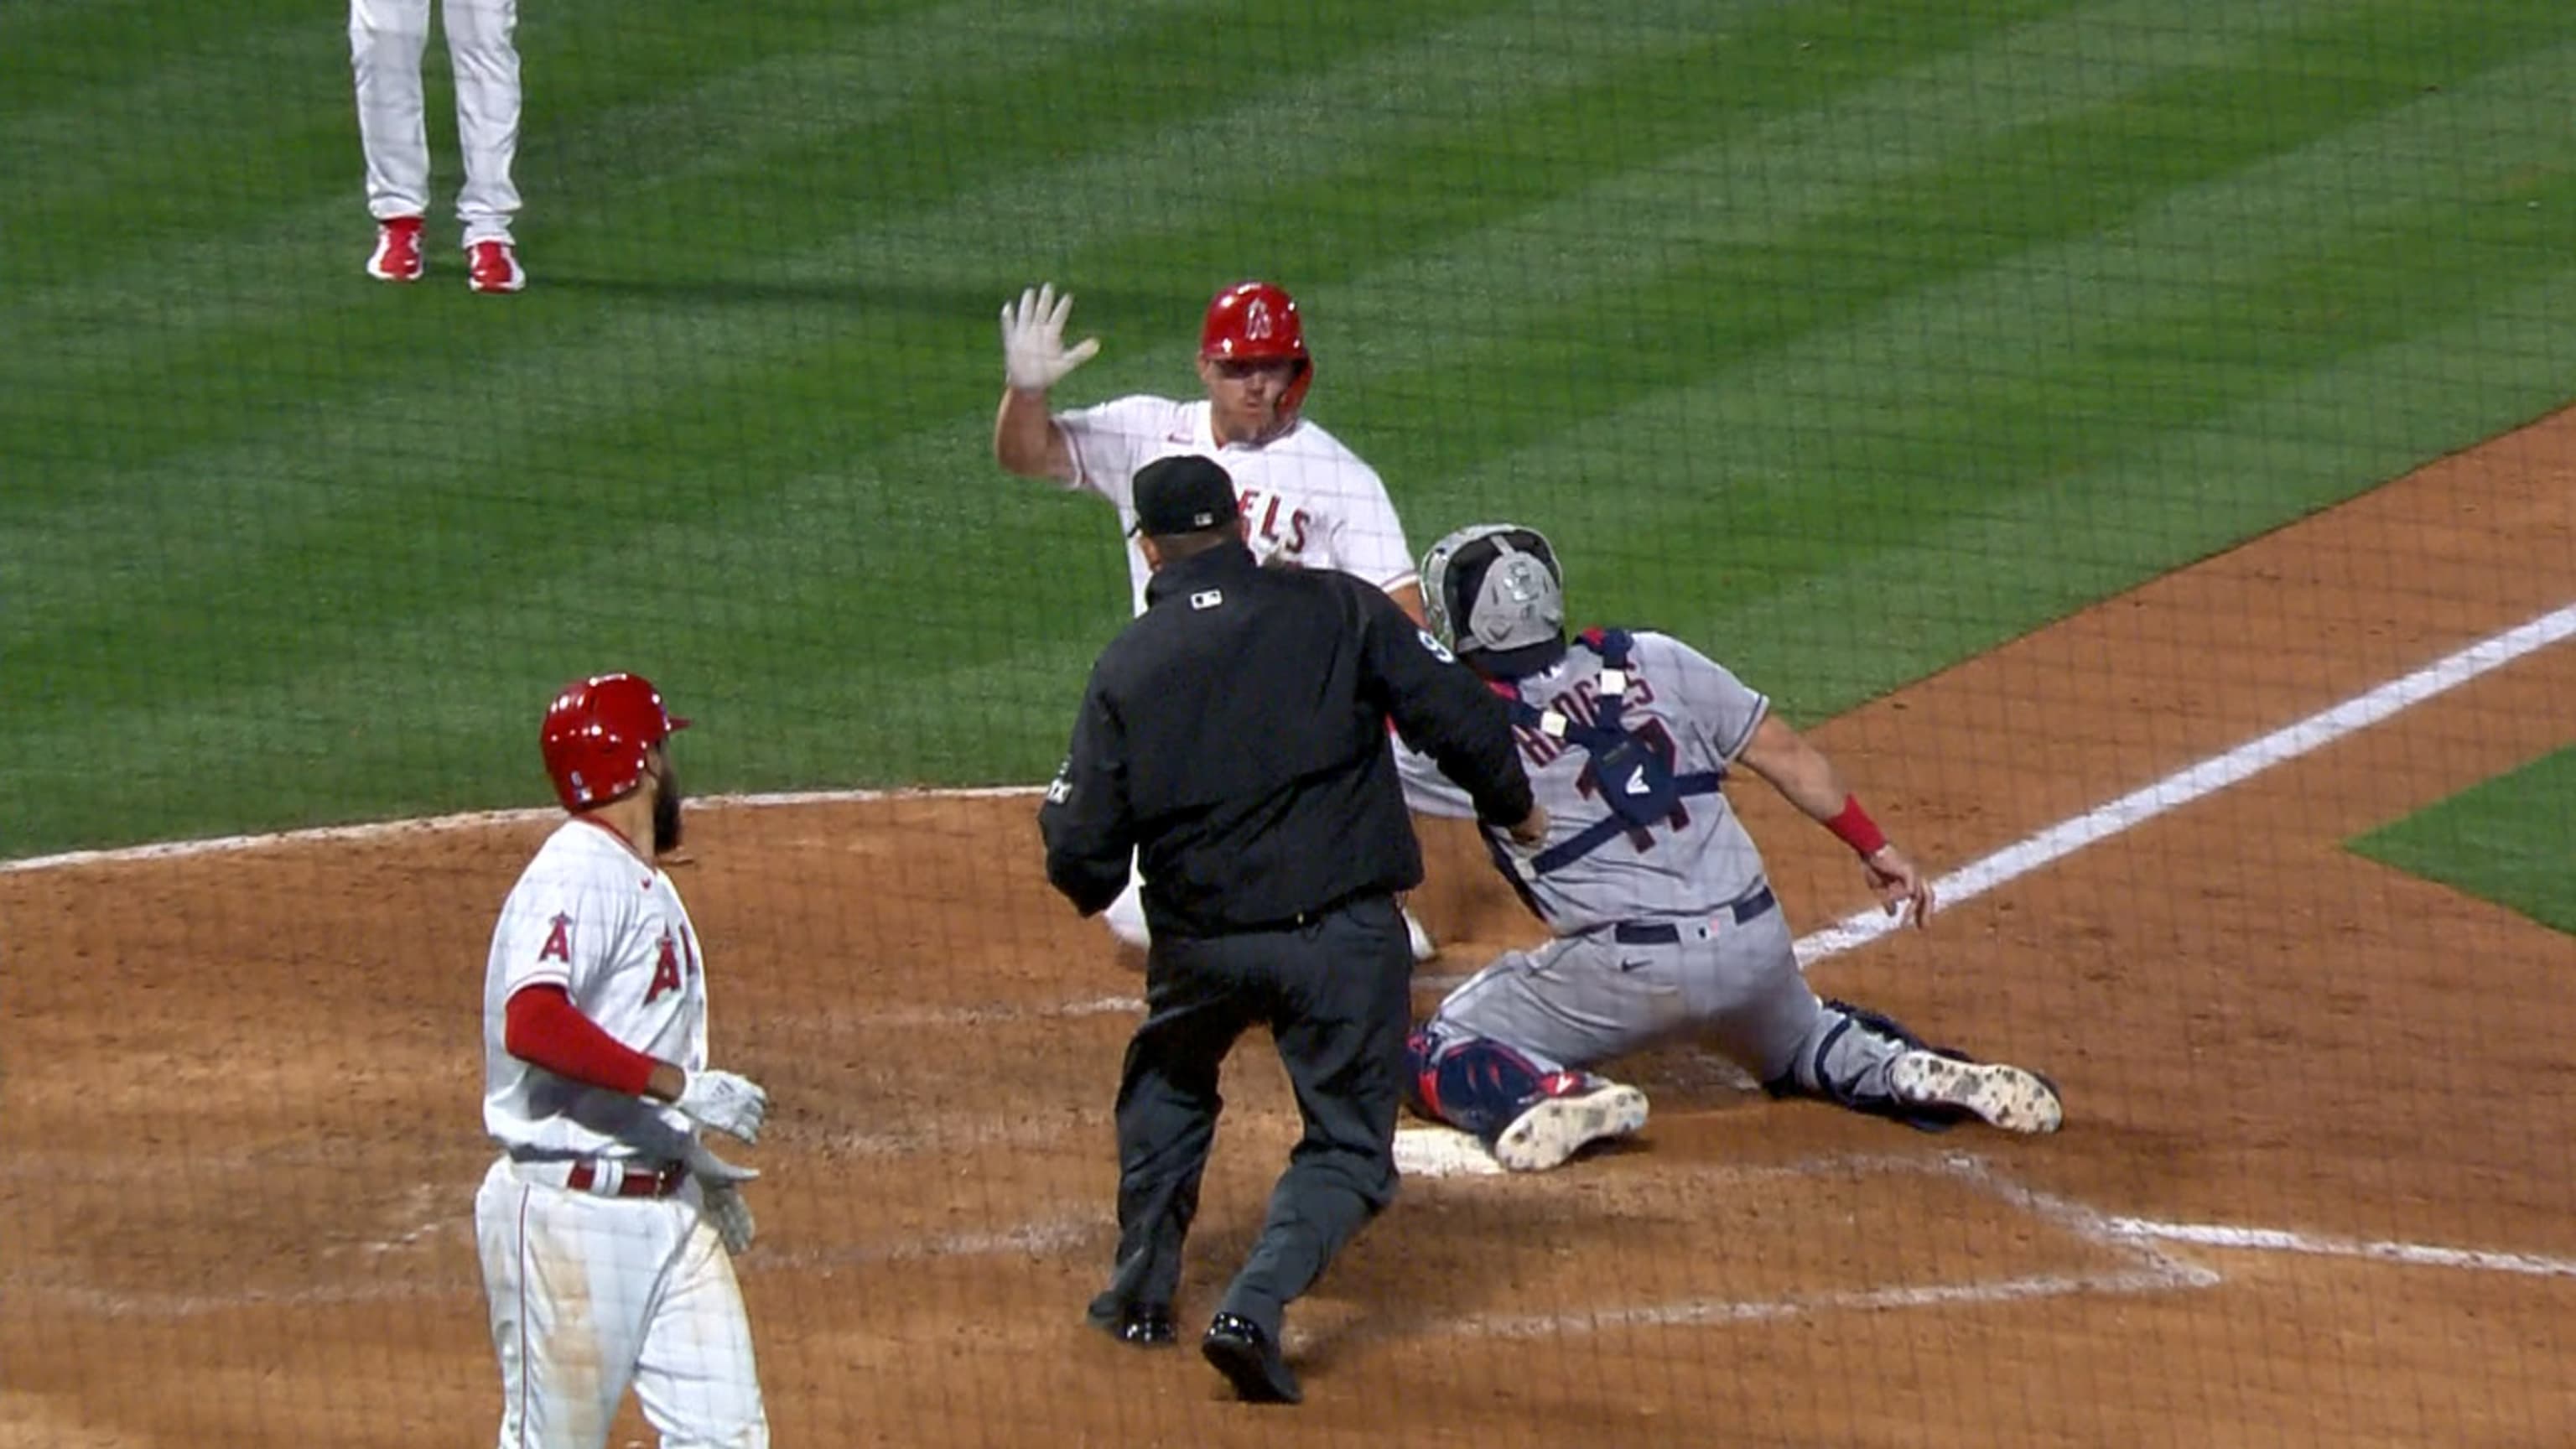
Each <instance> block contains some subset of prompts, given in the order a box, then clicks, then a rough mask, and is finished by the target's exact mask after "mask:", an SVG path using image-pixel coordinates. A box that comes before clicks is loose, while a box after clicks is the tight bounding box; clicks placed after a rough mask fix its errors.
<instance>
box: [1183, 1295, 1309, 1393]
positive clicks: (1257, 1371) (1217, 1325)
mask: <svg viewBox="0 0 2576 1449" xmlns="http://www.w3.org/2000/svg"><path fill="white" fill-rule="evenodd" d="M1199 1352H1201V1353H1203V1354H1205V1355H1207V1361H1208V1362H1209V1363H1212V1364H1214V1365H1216V1371H1217V1372H1218V1373H1221V1374H1223V1375H1225V1376H1226V1378H1227V1379H1229V1380H1231V1381H1232V1382H1233V1384H1234V1393H1235V1397H1237V1398H1239V1399H1241V1400H1243V1401H1244V1402H1245V1403H1247V1404H1294V1403H1299V1402H1302V1401H1303V1400H1304V1399H1305V1397H1306V1396H1305V1395H1304V1394H1303V1393H1301V1392H1299V1391H1298V1388H1297V1376H1296V1375H1295V1374H1292V1373H1290V1372H1288V1361H1287V1360H1286V1359H1284V1358H1281V1357H1280V1356H1279V1345H1277V1344H1275V1343H1273V1342H1271V1341H1270V1335H1269V1334H1267V1333H1264V1332H1262V1331H1261V1325H1260V1324H1258V1323H1255V1322H1253V1321H1252V1320H1251V1319H1249V1318H1238V1317H1236V1316H1235V1315H1233V1314H1231V1313H1220V1314H1218V1315H1217V1316H1216V1320H1215V1321H1214V1322H1212V1323H1210V1324H1209V1325H1208V1331H1207V1337H1206V1338H1204V1339H1201V1340H1200V1341H1199Z"/></svg>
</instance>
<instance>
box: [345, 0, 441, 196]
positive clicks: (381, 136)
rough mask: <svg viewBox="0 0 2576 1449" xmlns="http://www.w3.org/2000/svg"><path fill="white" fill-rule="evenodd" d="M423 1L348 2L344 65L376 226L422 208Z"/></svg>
mask: <svg viewBox="0 0 2576 1449" xmlns="http://www.w3.org/2000/svg"><path fill="white" fill-rule="evenodd" d="M428 43H429V0H349V66H350V69H351V71H352V72H353V73H354V74H355V76H356V79H357V87H358V140H359V144H360V145H362V146H363V147H364V148H365V149H366V154H367V211H368V213H369V214H370V215H372V216H374V217H375V218H376V219H377V220H378V221H385V220H389V219H391V218H394V217H416V216H419V215H421V214H422V213H424V212H426V211H427V210H428V209H429V127H428V119H427V117H426V116H425V114H424V113H423V110H422V102H421V82H420V54H421V49H422V47H424V46H426V45H427V44H428Z"/></svg>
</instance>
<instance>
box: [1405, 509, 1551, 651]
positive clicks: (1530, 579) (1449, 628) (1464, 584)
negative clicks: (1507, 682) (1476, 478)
mask: <svg viewBox="0 0 2576 1449" xmlns="http://www.w3.org/2000/svg"><path fill="white" fill-rule="evenodd" d="M1422 612H1423V615H1424V617H1426V618H1427V619H1429V620H1430V623H1431V631H1432V632H1433V633H1435V634H1437V635H1439V636H1440V639H1441V642H1442V643H1445V644H1447V645H1448V646H1449V647H1450V648H1452V649H1455V650H1457V651H1458V652H1459V653H1461V654H1465V653H1468V652H1470V651H1473V650H1478V649H1492V650H1504V649H1521V648H1526V647H1528V646H1529V645H1532V644H1545V643H1548V642H1550V641H1552V640H1555V639H1557V638H1560V637H1562V636H1563V634H1564V632H1565V571H1564V569H1563V568H1562V567H1561V566H1559V565H1558V563H1557V561H1556V549H1555V547H1554V546H1553V545H1551V544H1549V543H1548V541H1547V536H1546V535H1545V534H1542V533H1540V532H1539V531H1538V530H1537V529H1535V528H1528V527H1524V526H1522V525H1520V524H1517V523H1479V524H1476V525H1474V526H1472V527H1469V528H1462V529H1459V530H1458V531H1457V532H1456V533H1453V534H1450V535H1449V536H1448V537H1447V538H1444V539H1442V540H1440V541H1439V542H1438V543H1435V544H1433V545H1431V551H1430V552H1429V553H1426V554H1424V555H1423V556H1422Z"/></svg>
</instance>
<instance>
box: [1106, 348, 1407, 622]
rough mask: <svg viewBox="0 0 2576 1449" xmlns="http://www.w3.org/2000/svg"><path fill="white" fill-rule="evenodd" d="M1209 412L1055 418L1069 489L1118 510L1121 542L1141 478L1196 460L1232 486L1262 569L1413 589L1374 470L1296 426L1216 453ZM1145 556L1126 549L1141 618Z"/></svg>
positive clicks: (1162, 410)
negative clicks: (1069, 463) (1211, 463)
mask: <svg viewBox="0 0 2576 1449" xmlns="http://www.w3.org/2000/svg"><path fill="white" fill-rule="evenodd" d="M1209 413H1210V406H1209V404H1208V403H1207V401H1206V400H1205V399H1201V400H1200V401H1198V402H1187V403H1185V402H1175V401H1173V400H1172V399H1170V398H1166V397H1153V396H1148V395H1143V394H1139V395H1137V396H1134V397H1123V398H1119V399H1118V400H1116V401H1115V402H1105V403H1102V404H1100V405H1099V406H1097V407H1088V408H1081V409H1078V410H1076V411H1073V412H1067V413H1058V414H1056V415H1055V424H1056V426H1057V427H1059V428H1062V429H1063V430H1064V437H1065V441H1066V443H1067V444H1068V445H1070V447H1071V448H1072V450H1073V465H1074V480H1073V483H1072V484H1071V485H1070V486H1072V487H1074V488H1078V489H1081V490H1082V491H1084V492H1086V493H1096V494H1099V495H1100V496H1101V497H1103V498H1106V499H1108V500H1109V501H1110V502H1111V503H1113V504H1115V505H1117V508H1118V528H1119V531H1120V533H1122V534H1124V533H1125V532H1126V531H1127V530H1128V529H1130V528H1133V527H1134V526H1135V523H1136V474H1137V471H1138V470H1139V469H1141V468H1143V467H1144V466H1145V465H1146V464H1148V463H1151V462H1154V461H1155V460H1157V459H1161V458H1170V457H1177V456H1180V455H1182V454H1189V453H1195V454H1197V455H1198V456H1200V457H1203V458H1211V459H1214V460H1215V461H1216V463H1217V465H1218V466H1219V467H1222V468H1223V469H1225V471H1226V472H1227V473H1228V474H1230V475H1232V477H1233V478H1234V491H1235V499H1236V503H1237V505H1238V506H1239V507H1240V508H1241V509H1242V511H1243V521H1244V525H1245V534H1246V536H1247V539H1248V541H1249V542H1250V543H1251V545H1252V552H1253V556H1254V557H1256V558H1258V559H1260V560H1261V561H1262V562H1263V563H1265V564H1274V565H1283V564H1295V565H1299V566H1301V567H1305V568H1316V569H1339V570H1341V571H1342V572H1344V573H1346V574H1353V575H1356V576H1358V577H1359V578H1362V579H1365V580H1367V581H1368V582H1369V583H1372V584H1375V585H1376V586H1378V587H1379V588H1381V589H1398V588H1402V587H1403V586H1404V585H1406V584H1409V583H1412V582H1413V581H1414V569H1413V551H1412V550H1411V548H1409V547H1408V546H1407V545H1406V544H1405V541H1404V525H1403V524H1402V523H1399V522H1398V521H1397V520H1396V516H1395V504H1394V503H1393V502H1392V501H1390V500H1389V499H1388V498H1387V496H1386V484H1385V482H1384V481H1382V480H1381V479H1380V478H1379V477H1378V476H1377V470H1376V469H1374V468H1371V467H1370V466H1369V465H1368V464H1366V463H1363V462H1361V461H1360V458H1359V455H1358V454H1356V453H1354V452H1352V451H1351V450H1350V449H1348V448H1346V447H1344V446H1342V443H1341V440H1340V439H1338V438H1336V437H1334V436H1333V435H1332V434H1330V433H1328V432H1325V431H1324V430H1323V429H1322V428H1320V427H1317V426H1316V425H1315V424H1313V423H1310V422H1307V421H1305V420H1304V419H1302V418H1301V419H1299V420H1298V421H1297V423H1296V424H1295V425H1294V426H1292V427H1290V428H1289V429H1288V431H1287V432H1285V433H1282V434H1280V435H1279V436H1278V437H1275V438H1272V439H1271V440H1270V441H1268V442H1266V443H1227V444H1224V445H1223V446H1219V445H1218V443H1217V441H1216V434H1215V431H1214V429H1213V428H1212V427H1211V426H1210V423H1209ZM1152 572H1153V570H1152V569H1151V568H1149V567H1147V565H1146V563H1145V553H1144V550H1143V549H1141V548H1139V547H1138V546H1137V544H1136V540H1135V539H1133V538H1129V539H1128V540H1127V574H1128V579H1129V582H1130V584H1131V585H1132V591H1133V594H1134V601H1135V606H1136V612H1137V613H1139V614H1142V613H1144V612H1145V580H1146V578H1147V577H1148V576H1149V575H1151V574H1152Z"/></svg>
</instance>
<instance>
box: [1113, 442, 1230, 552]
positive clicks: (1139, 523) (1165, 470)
mask: <svg viewBox="0 0 2576 1449" xmlns="http://www.w3.org/2000/svg"><path fill="white" fill-rule="evenodd" d="M1235 507H1236V505H1235V501H1234V478H1233V476H1232V475H1230V474H1228V473H1227V472H1226V471H1225V470H1224V469H1223V468H1220V467H1218V466H1217V465H1216V464H1215V462H1213V461H1212V460H1210V459H1207V458H1202V457H1200V456H1198V455H1197V454H1195V453H1184V454H1182V455H1180V456H1178V457H1173V458H1157V459H1155V460H1154V461H1153V462H1151V463H1148V464H1146V465H1145V466H1144V467H1142V468H1139V469H1138V470H1136V526H1135V527H1133V528H1130V529H1128V530H1127V531H1128V532H1129V533H1131V534H1136V533H1142V534H1147V535H1150V536H1151V537H1154V538H1170V537H1172V536H1174V535H1176V534H1183V533H1204V532H1206V531H1207V530H1209V529H1211V528H1214V527H1216V526H1217V525H1219V524H1221V523H1223V522H1225V521H1226V520H1227V519H1229V518H1232V517H1234V515H1235Z"/></svg>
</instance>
